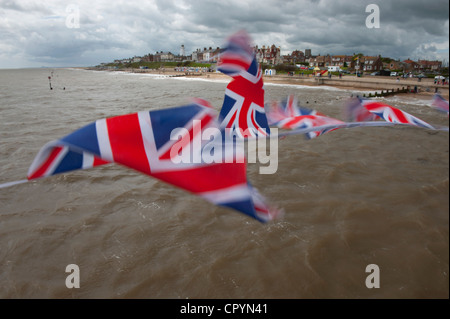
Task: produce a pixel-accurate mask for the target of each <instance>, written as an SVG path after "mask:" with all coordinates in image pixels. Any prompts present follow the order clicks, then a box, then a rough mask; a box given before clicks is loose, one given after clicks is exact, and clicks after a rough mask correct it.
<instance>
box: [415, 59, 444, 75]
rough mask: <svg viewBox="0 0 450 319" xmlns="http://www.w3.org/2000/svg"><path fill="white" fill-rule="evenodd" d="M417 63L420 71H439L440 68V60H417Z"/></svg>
mask: <svg viewBox="0 0 450 319" xmlns="http://www.w3.org/2000/svg"><path fill="white" fill-rule="evenodd" d="M417 63H418V64H419V70H420V71H421V72H439V71H440V70H441V68H442V62H441V61H428V60H419V61H418V62H417Z"/></svg>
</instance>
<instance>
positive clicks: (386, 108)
mask: <svg viewBox="0 0 450 319" xmlns="http://www.w3.org/2000/svg"><path fill="white" fill-rule="evenodd" d="M361 103H362V105H363V106H364V107H365V108H366V109H367V110H368V111H369V112H370V113H372V114H375V115H377V116H378V117H380V118H382V119H384V120H385V121H386V122H391V123H396V124H407V125H414V126H419V127H424V128H429V129H434V127H433V126H432V125H430V124H428V123H427V122H425V121H423V120H421V119H419V118H417V117H415V116H413V115H411V114H409V113H407V112H405V111H402V110H400V109H397V108H395V107H393V106H390V105H387V104H384V103H382V102H377V101H372V100H362V101H361Z"/></svg>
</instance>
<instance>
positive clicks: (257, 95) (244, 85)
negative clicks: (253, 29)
mask: <svg viewBox="0 0 450 319" xmlns="http://www.w3.org/2000/svg"><path fill="white" fill-rule="evenodd" d="M218 65H219V66H218V70H219V71H221V72H223V73H224V74H227V75H229V76H231V77H232V78H233V79H232V80H231V82H230V83H229V84H228V86H227V88H226V90H225V98H224V101H223V105H222V109H221V111H220V115H219V120H220V121H221V126H222V127H223V128H228V129H230V131H231V132H235V133H236V134H237V136H238V137H240V138H245V137H256V136H267V135H269V134H270V128H269V124H268V122H267V118H266V114H265V110H264V89H263V79H262V72H261V68H260V67H259V65H258V62H257V61H256V57H255V54H254V52H253V49H252V48H251V46H250V38H249V36H248V35H247V34H246V33H245V32H243V31H241V32H238V33H236V34H234V35H232V36H231V37H230V38H229V39H228V43H227V45H226V47H225V49H224V50H223V52H222V53H221V55H220V58H219V63H218Z"/></svg>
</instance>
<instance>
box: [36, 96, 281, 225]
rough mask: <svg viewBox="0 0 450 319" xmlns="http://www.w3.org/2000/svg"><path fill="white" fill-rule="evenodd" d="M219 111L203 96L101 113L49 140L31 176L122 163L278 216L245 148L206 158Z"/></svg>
mask: <svg viewBox="0 0 450 319" xmlns="http://www.w3.org/2000/svg"><path fill="white" fill-rule="evenodd" d="M199 103H200V104H199ZM216 117H217V114H216V112H215V111H214V110H213V109H211V108H209V107H207V104H206V103H202V102H201V100H197V103H193V104H190V105H186V106H181V107H175V108H168V109H162V110H154V111H142V112H138V113H133V114H127V115H120V116H116V117H111V118H106V119H100V120H97V121H95V122H94V123H91V124H88V125H87V126H85V127H83V128H81V129H79V130H76V131H74V132H73V133H71V134H69V135H67V136H65V137H63V138H61V139H59V140H57V141H53V142H50V143H48V144H46V145H45V146H44V147H43V148H42V149H41V150H40V152H39V153H38V155H37V156H36V158H35V159H34V161H33V163H32V165H31V167H30V169H29V172H28V179H36V178H40V177H46V176H52V175H55V174H58V173H64V172H68V171H72V170H76V169H84V168H89V167H94V166H98V165H103V164H106V163H118V164H122V165H125V166H127V167H129V168H132V169H135V170H137V171H139V172H142V173H144V174H146V175H149V176H152V177H155V178H157V179H159V180H162V181H164V182H167V183H169V184H172V185H174V186H177V187H179V188H182V189H184V190H186V191H189V192H191V193H193V194H196V195H198V196H200V197H202V198H204V199H206V200H208V201H210V202H212V203H214V204H216V205H221V206H225V207H229V208H232V209H235V210H237V211H239V212H241V213H244V214H246V215H248V216H251V217H253V218H255V219H257V220H258V221H260V222H267V221H270V220H272V219H274V218H275V217H276V216H277V214H278V213H279V211H278V210H276V209H274V208H270V207H269V206H268V205H267V204H266V202H265V200H264V199H263V198H262V197H261V196H260V194H259V193H257V191H256V190H255V189H254V188H253V187H252V186H251V185H250V184H249V183H248V182H247V176H246V163H245V158H244V155H243V153H242V154H241V153H239V152H234V151H233V150H231V152H227V150H224V151H223V152H222V154H223V157H222V160H220V161H217V162H215V161H214V162H211V163H206V162H205V161H204V160H203V157H202V151H203V148H204V146H205V141H202V136H201V135H202V132H204V131H205V130H206V129H208V128H216V129H217V131H219V129H218V127H219V123H218V122H217V118H216ZM174 136H175V137H174ZM223 147H230V144H229V143H228V144H223ZM231 147H234V145H231ZM229 154H231V160H230V155H229ZM255 203H256V204H255Z"/></svg>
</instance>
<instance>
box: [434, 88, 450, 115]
mask: <svg viewBox="0 0 450 319" xmlns="http://www.w3.org/2000/svg"><path fill="white" fill-rule="evenodd" d="M431 107H432V108H434V109H435V110H438V111H440V112H443V113H447V115H448V114H449V107H448V101H447V100H446V99H444V98H443V97H442V96H441V95H440V94H439V93H436V94H435V95H434V96H433V99H432V101H431Z"/></svg>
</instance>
